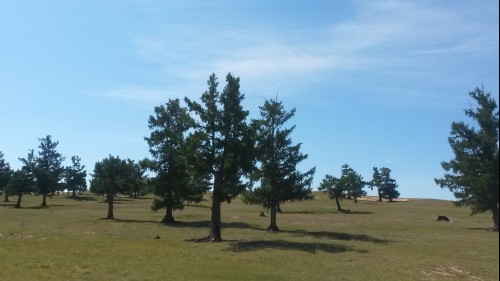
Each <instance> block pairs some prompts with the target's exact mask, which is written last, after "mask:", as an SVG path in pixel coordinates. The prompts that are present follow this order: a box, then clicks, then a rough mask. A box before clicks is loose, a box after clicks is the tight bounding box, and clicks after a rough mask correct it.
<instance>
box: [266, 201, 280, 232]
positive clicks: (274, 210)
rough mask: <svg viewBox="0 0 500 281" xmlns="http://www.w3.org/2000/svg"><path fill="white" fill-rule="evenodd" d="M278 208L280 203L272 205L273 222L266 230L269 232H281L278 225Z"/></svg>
mask: <svg viewBox="0 0 500 281" xmlns="http://www.w3.org/2000/svg"><path fill="white" fill-rule="evenodd" d="M277 208H278V202H273V203H271V222H270V224H269V226H268V227H267V228H266V230H267V231H272V232H277V231H280V229H279V228H278V225H277V224H276V212H277V210H276V209H277Z"/></svg>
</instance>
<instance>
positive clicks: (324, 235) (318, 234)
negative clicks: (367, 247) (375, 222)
mask: <svg viewBox="0 0 500 281" xmlns="http://www.w3.org/2000/svg"><path fill="white" fill-rule="evenodd" d="M284 232H287V233H291V234H294V235H297V236H312V237H315V238H318V239H332V240H342V241H360V242H372V243H379V244H387V243H389V242H391V241H390V240H387V239H379V238H376V237H373V236H369V235H366V234H351V233H344V232H330V231H306V230H296V231H284Z"/></svg>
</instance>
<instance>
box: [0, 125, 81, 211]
mask: <svg viewBox="0 0 500 281" xmlns="http://www.w3.org/2000/svg"><path fill="white" fill-rule="evenodd" d="M38 140H39V141H40V145H39V146H38V148H39V151H38V154H37V155H35V152H34V150H33V149H31V150H29V152H28V155H27V157H26V158H19V160H20V161H21V162H22V164H23V165H22V167H21V168H20V169H18V170H15V171H14V170H12V169H11V168H10V165H9V163H7V162H6V161H5V159H3V157H4V155H3V153H2V152H0V190H3V193H4V202H9V196H10V195H17V196H18V199H17V202H16V205H15V207H16V208H21V199H22V196H23V194H24V193H29V192H31V193H35V194H37V195H42V203H41V206H43V207H45V206H47V201H46V198H47V196H52V195H54V193H56V192H58V193H59V192H61V191H64V190H68V192H69V191H72V192H73V196H75V193H76V192H77V191H78V192H79V193H80V192H82V191H85V190H86V189H87V182H86V177H87V172H86V171H85V166H84V165H82V164H81V159H80V157H78V156H72V157H71V165H69V166H63V162H64V160H65V159H66V158H65V157H63V156H62V155H61V154H60V153H59V152H57V149H56V148H57V145H58V144H59V142H57V141H53V140H52V137H51V136H50V135H47V136H46V137H44V138H39V139H38Z"/></svg>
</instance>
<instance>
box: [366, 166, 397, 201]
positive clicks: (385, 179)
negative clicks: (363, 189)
mask: <svg viewBox="0 0 500 281" xmlns="http://www.w3.org/2000/svg"><path fill="white" fill-rule="evenodd" d="M369 186H370V188H372V189H373V188H374V187H376V188H377V193H378V201H380V202H382V199H387V200H389V202H392V200H393V199H396V198H398V197H399V195H400V194H399V192H398V191H397V187H398V184H397V183H396V180H395V179H393V178H391V169H389V168H386V167H382V168H380V169H379V168H377V167H373V178H372V180H371V181H370V182H369Z"/></svg>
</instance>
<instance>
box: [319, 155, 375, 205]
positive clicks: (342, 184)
mask: <svg viewBox="0 0 500 281" xmlns="http://www.w3.org/2000/svg"><path fill="white" fill-rule="evenodd" d="M365 186H366V182H364V181H363V177H362V176H361V175H360V174H358V173H357V172H356V171H354V169H352V168H351V167H349V165H347V164H344V165H342V168H341V176H340V178H337V177H334V176H332V175H326V176H325V178H323V180H322V181H321V183H320V185H319V187H318V190H319V191H322V192H325V193H327V194H328V197H330V199H335V202H336V204H337V209H338V210H339V211H342V208H341V207H340V202H339V200H341V199H342V198H344V197H352V198H354V202H357V198H358V197H361V196H364V195H366V191H364V190H363V188H364V187H365Z"/></svg>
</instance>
